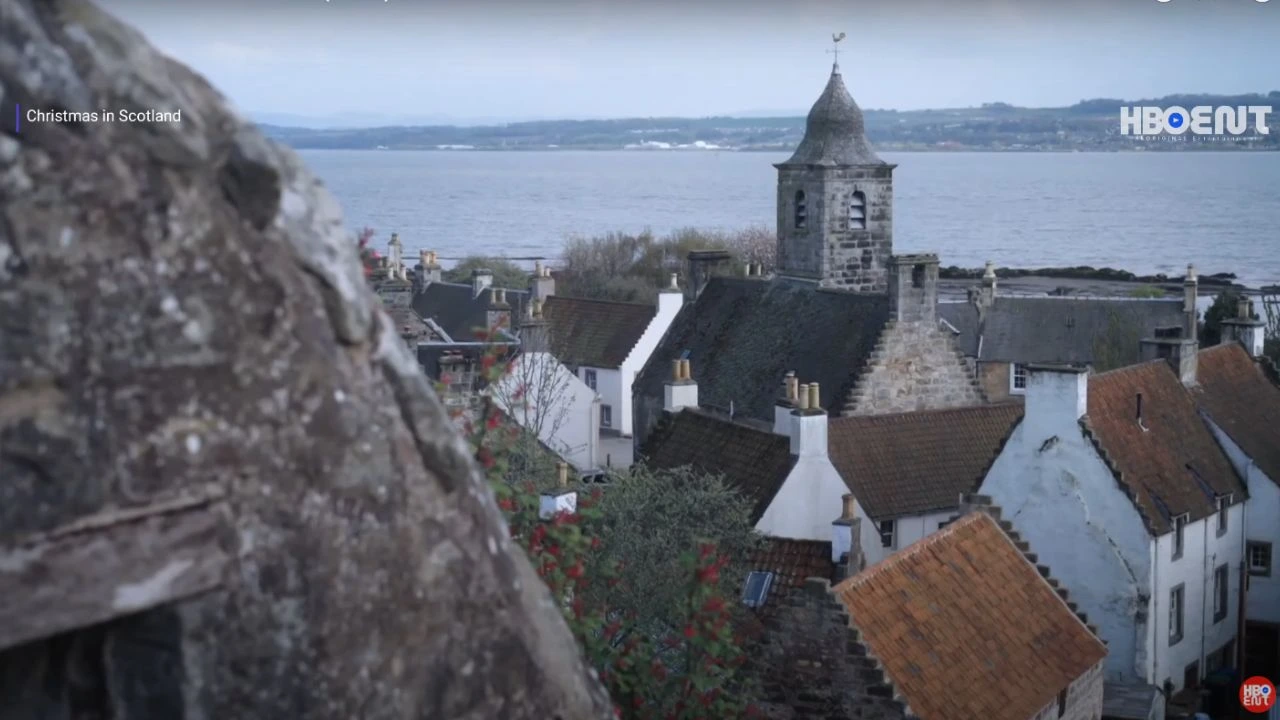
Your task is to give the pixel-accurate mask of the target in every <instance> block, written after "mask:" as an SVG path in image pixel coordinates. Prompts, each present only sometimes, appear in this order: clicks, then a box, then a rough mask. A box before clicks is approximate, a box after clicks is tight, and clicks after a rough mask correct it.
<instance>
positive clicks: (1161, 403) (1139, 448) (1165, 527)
mask: <svg viewBox="0 0 1280 720" xmlns="http://www.w3.org/2000/svg"><path fill="white" fill-rule="evenodd" d="M1139 395H1141V396H1142V422H1141V423H1139V422H1138V419H1137V407H1138V396H1139ZM1084 424H1085V427H1086V428H1087V429H1088V430H1089V431H1090V434H1091V435H1092V436H1093V438H1094V440H1095V442H1096V444H1097V445H1098V447H1100V448H1101V450H1102V451H1103V454H1104V456H1105V458H1106V460H1107V462H1108V463H1109V464H1110V465H1111V468H1112V471H1113V472H1115V473H1116V475H1117V479H1118V480H1119V481H1120V484H1121V485H1122V486H1123V487H1124V488H1125V491H1126V492H1127V493H1128V494H1129V495H1130V497H1132V498H1133V500H1134V503H1135V504H1136V505H1137V507H1138V509H1139V511H1140V512H1141V513H1142V515H1143V517H1144V519H1145V520H1146V523H1147V529H1148V530H1149V531H1150V532H1151V533H1152V534H1154V535H1163V534H1165V533H1167V532H1170V531H1171V530H1172V529H1173V518H1175V517H1177V516H1179V515H1182V514H1188V515H1189V516H1190V521H1191V522H1194V521H1196V520H1199V519H1201V518H1205V517H1208V516H1209V515H1212V514H1213V513H1214V512H1216V511H1217V496H1219V495H1226V494H1228V493H1230V494H1232V496H1233V498H1232V502H1233V503H1239V502H1243V501H1244V499H1245V489H1244V484H1243V483H1242V482H1241V480H1240V476H1239V475H1237V474H1236V471H1235V469H1234V468H1233V467H1232V466H1231V463H1230V462H1229V461H1228V460H1227V457H1226V455H1225V454H1223V452H1222V448H1221V447H1220V446H1219V445H1218V442H1217V440H1215V439H1214V437H1213V435H1212V433H1210V431H1209V427H1208V425H1206V424H1205V422H1204V419H1203V418H1201V417H1200V414H1199V412H1198V408H1197V407H1196V402H1195V399H1194V398H1193V396H1192V393H1191V392H1190V391H1188V390H1187V388H1186V386H1184V385H1183V384H1182V382H1181V380H1179V379H1178V376H1177V375H1176V374H1175V373H1174V372H1173V369H1172V368H1170V367H1169V365H1168V363H1166V362H1165V361H1163V360H1153V361H1151V362H1147V363H1143V364H1141V365H1134V366H1132V367H1127V368H1122V369H1120V370H1112V371H1111V372H1107V373H1102V374H1101V375H1097V376H1094V377H1091V378H1090V379H1089V414H1088V418H1087V420H1086V421H1085V423H1084Z"/></svg>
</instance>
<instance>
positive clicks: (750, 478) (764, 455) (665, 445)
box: [642, 409, 794, 520]
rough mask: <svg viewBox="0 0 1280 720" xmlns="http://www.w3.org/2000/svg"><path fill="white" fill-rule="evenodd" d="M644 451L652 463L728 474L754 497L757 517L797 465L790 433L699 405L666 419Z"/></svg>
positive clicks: (728, 480) (655, 466)
mask: <svg viewBox="0 0 1280 720" xmlns="http://www.w3.org/2000/svg"><path fill="white" fill-rule="evenodd" d="M642 454H643V455H644V456H645V458H646V460H647V462H648V464H649V466H650V467H653V468H675V467H683V466H686V465H688V466H692V467H694V468H696V469H698V470H701V471H702V472H706V473H715V474H723V475H724V478H725V481H726V482H728V483H730V484H731V485H734V486H736V487H738V488H739V489H740V490H741V491H742V492H743V493H745V494H746V495H747V496H748V497H750V498H751V499H752V500H753V501H754V502H755V508H754V511H753V513H752V518H753V520H759V519H760V516H761V515H763V514H764V511H765V508H767V507H768V506H769V503H770V502H771V501H772V500H773V496H774V495H776V494H777V492H778V489H779V488H781V487H782V481H784V480H786V479H787V475H788V474H789V473H790V472H791V466H792V465H793V464H794V461H793V459H792V457H791V441H790V439H789V438H785V437H783V436H781V435H775V434H774V433H772V432H769V431H767V430H760V429H757V428H754V427H750V426H747V425H743V424H742V423H738V422H734V421H732V420H730V419H728V418H726V417H721V416H719V415H716V414H713V413H710V412H706V411H703V410H694V409H685V410H682V411H680V412H679V413H676V414H675V415H674V416H671V417H668V418H665V419H664V420H663V422H662V423H660V424H659V426H658V427H657V428H656V429H655V430H654V432H653V434H652V435H651V436H650V438H649V440H648V442H646V444H645V447H644V451H643V452H642Z"/></svg>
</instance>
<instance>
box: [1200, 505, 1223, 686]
mask: <svg viewBox="0 0 1280 720" xmlns="http://www.w3.org/2000/svg"><path fill="white" fill-rule="evenodd" d="M1209 517H1212V518H1214V521H1215V522H1216V521H1217V518H1216V515H1210V516H1209ZM1203 522H1204V541H1203V542H1204V544H1203V545H1201V551H1200V553H1201V554H1200V558H1201V559H1200V578H1201V580H1200V662H1199V663H1197V664H1196V672H1197V673H1198V674H1199V675H1200V676H1201V677H1203V676H1204V661H1205V657H1204V638H1205V635H1206V634H1208V631H1209V626H1208V625H1206V624H1205V612H1206V611H1207V610H1208V609H1209V604H1208V603H1207V602H1206V601H1205V600H1206V598H1207V596H1208V594H1209V582H1208V579H1209V578H1210V577H1212V576H1215V575H1217V571H1216V570H1214V566H1213V561H1212V560H1210V559H1209V518H1205V519H1204V520H1203ZM1217 559H1218V554H1217V553H1214V555H1213V560H1217ZM1205 563H1208V567H1206V566H1205ZM1206 572H1208V573H1209V574H1207V575H1206V574H1205V573H1206ZM1214 599H1215V600H1216V599H1217V598H1216V597H1215V598H1214ZM1196 684H1197V685H1199V684H1200V678H1199V677H1197V678H1196Z"/></svg>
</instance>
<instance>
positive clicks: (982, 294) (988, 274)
mask: <svg viewBox="0 0 1280 720" xmlns="http://www.w3.org/2000/svg"><path fill="white" fill-rule="evenodd" d="M970 298H971V299H972V301H973V304H974V306H975V307H976V308H977V309H978V318H979V320H981V319H982V318H985V317H986V316H987V311H988V310H990V309H991V306H993V305H995V304H996V265H995V263H993V262H991V261H990V260H988V261H987V266H986V268H985V269H983V271H982V284H981V285H979V286H978V288H977V289H976V291H974V292H973V293H972V294H971V295H970Z"/></svg>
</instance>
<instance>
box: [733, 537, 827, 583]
mask: <svg viewBox="0 0 1280 720" xmlns="http://www.w3.org/2000/svg"><path fill="white" fill-rule="evenodd" d="M749 569H750V570H759V571H763V572H771V573H773V574H774V580H773V582H774V587H777V588H787V589H790V588H798V587H801V586H803V585H804V581H805V579H807V578H811V577H820V578H826V579H827V580H831V579H832V578H834V577H835V570H836V568H835V563H833V562H831V543H830V542H827V541H825V540H790V539H786V538H775V537H770V538H765V541H764V543H763V545H762V546H761V547H760V549H759V550H757V551H756V552H755V553H753V554H752V556H751V562H750V568H749Z"/></svg>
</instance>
